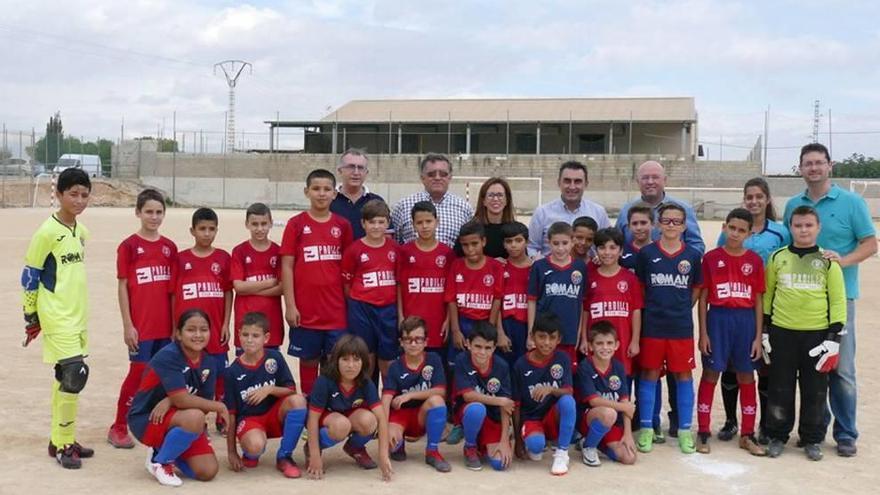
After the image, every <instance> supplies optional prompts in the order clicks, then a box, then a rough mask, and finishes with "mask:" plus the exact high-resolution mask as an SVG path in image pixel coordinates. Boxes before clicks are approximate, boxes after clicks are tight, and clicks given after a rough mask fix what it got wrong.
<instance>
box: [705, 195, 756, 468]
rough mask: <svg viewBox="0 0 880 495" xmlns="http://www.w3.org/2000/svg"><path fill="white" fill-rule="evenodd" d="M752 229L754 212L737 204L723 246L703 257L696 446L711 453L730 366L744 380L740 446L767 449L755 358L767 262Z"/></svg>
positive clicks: (754, 452)
mask: <svg viewBox="0 0 880 495" xmlns="http://www.w3.org/2000/svg"><path fill="white" fill-rule="evenodd" d="M751 231H752V214H751V213H749V211H748V210H746V209H745V208H736V209H734V210H732V211H731V212H730V213H728V215H727V220H726V221H725V222H724V233H725V234H727V239H726V241H725V243H724V245H723V246H721V247H719V248H715V249H713V250H711V251H709V252H708V253H706V256H705V257H703V285H702V288H701V291H700V302H699V306H698V314H699V318H700V352H701V353H702V354H703V376H702V379H701V380H700V388H699V392H698V395H697V424H698V425H699V430H698V441H697V451H698V452H700V453H703V454H708V453H709V437H710V436H711V430H710V421H711V419H712V398H713V396H714V395H715V384H716V383H718V377H719V376H720V374H721V373H722V372H724V371H727V369H728V367H730V368H732V369H733V371H735V372H736V378H737V382H738V383H739V398H740V408H741V412H742V429H741V430H740V432H741V434H740V440H739V446H740V448H742V449H744V450H747V451H748V452H749V453H750V454H752V455H757V456H763V455H766V450H765V449H764V447H762V446H761V445H759V444H758V441H757V440H755V437H754V432H755V415H756V414H755V413H756V412H757V409H758V398H757V390H756V388H755V371H754V370H755V364H756V363H755V361H757V359H758V358H759V357H761V334H762V329H763V319H764V307H763V301H762V299H761V295H762V294H763V293H764V262H763V261H762V260H761V257H760V256H758V255H757V254H755V252H754V251H751V250H748V249H746V248H745V246H744V245H743V242H745V240H746V238H747V237H748V236H749V234H750V233H751Z"/></svg>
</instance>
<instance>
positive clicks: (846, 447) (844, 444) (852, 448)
mask: <svg viewBox="0 0 880 495" xmlns="http://www.w3.org/2000/svg"><path fill="white" fill-rule="evenodd" d="M858 451H859V449H857V448H856V443H855V442H854V441H852V440H841V441H839V442H837V455H839V456H840V457H855V456H856V454H857V453H858Z"/></svg>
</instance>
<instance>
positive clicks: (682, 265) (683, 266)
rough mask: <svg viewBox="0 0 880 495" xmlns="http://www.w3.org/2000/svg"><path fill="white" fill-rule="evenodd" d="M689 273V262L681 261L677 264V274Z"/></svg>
mask: <svg viewBox="0 0 880 495" xmlns="http://www.w3.org/2000/svg"><path fill="white" fill-rule="evenodd" d="M690 272H691V262H690V261H688V260H681V261H679V262H678V273H680V274H682V275H687V274H688V273H690Z"/></svg>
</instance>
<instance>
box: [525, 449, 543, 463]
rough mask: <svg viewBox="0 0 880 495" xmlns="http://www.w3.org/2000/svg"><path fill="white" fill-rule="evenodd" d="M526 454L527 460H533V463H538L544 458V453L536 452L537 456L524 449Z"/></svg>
mask: <svg viewBox="0 0 880 495" xmlns="http://www.w3.org/2000/svg"><path fill="white" fill-rule="evenodd" d="M526 454H528V456H529V459H531V460H533V461H535V462H538V461H540V460H541V459H543V458H544V453H543V452H538V453H537V454H534V453H532V451H531V450H529V449H526Z"/></svg>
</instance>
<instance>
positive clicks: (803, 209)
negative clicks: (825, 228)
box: [788, 205, 822, 226]
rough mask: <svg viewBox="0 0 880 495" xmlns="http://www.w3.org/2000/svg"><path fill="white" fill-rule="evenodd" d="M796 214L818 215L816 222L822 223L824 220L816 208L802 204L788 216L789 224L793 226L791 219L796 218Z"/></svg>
mask: <svg viewBox="0 0 880 495" xmlns="http://www.w3.org/2000/svg"><path fill="white" fill-rule="evenodd" d="M795 215H798V216H803V215H813V216H814V217H816V223H819V224H821V223H822V220H820V219H819V212H818V211H816V209H815V208H813V207H812V206H808V205H800V206H798V207H797V208H795V209H794V210H792V211H791V217H789V218H788V225H789V226H791V221H792V220H793V219H794V217H795Z"/></svg>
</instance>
